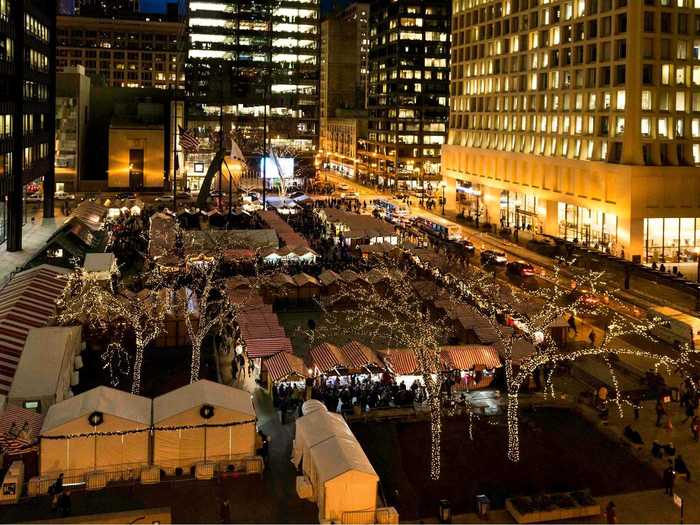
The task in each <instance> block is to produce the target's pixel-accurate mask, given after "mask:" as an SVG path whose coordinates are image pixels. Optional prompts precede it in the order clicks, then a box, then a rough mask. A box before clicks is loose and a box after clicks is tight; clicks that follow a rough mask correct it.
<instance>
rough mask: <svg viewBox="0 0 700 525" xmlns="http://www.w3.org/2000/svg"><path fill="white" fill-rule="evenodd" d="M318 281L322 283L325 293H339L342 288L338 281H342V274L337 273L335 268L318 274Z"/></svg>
mask: <svg viewBox="0 0 700 525" xmlns="http://www.w3.org/2000/svg"><path fill="white" fill-rule="evenodd" d="M318 281H319V283H321V290H322V291H323V293H324V295H334V294H336V293H338V290H339V289H340V287H339V285H338V282H339V281H340V275H338V274H337V273H335V272H334V271H333V270H324V271H323V272H321V275H319V276H318Z"/></svg>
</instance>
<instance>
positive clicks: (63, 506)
mask: <svg viewBox="0 0 700 525" xmlns="http://www.w3.org/2000/svg"><path fill="white" fill-rule="evenodd" d="M58 510H59V512H60V513H61V516H62V517H64V518H67V517H68V516H70V513H71V501H70V491H65V492H63V493H62V494H61V495H60V496H59V497H58Z"/></svg>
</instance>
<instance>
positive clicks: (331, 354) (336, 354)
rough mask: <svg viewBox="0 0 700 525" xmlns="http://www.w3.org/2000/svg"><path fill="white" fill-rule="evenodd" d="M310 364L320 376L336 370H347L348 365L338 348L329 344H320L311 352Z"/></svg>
mask: <svg viewBox="0 0 700 525" xmlns="http://www.w3.org/2000/svg"><path fill="white" fill-rule="evenodd" d="M311 362H312V363H313V365H314V366H316V368H318V369H319V370H320V371H321V373H322V374H325V373H327V372H332V371H334V370H336V369H338V368H348V366H349V364H350V363H348V361H347V359H346V357H345V355H344V354H343V352H341V351H340V348H338V347H337V346H335V345H333V344H331V343H321V344H320V345H318V346H316V347H315V348H313V349H312V350H311Z"/></svg>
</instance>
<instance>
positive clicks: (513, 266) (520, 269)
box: [506, 261, 535, 278]
mask: <svg viewBox="0 0 700 525" xmlns="http://www.w3.org/2000/svg"><path fill="white" fill-rule="evenodd" d="M506 272H508V273H509V274H510V275H515V276H517V277H522V278H525V277H532V276H533V275H535V269H534V268H533V266H532V265H531V264H530V263H526V262H525V261H514V262H510V263H508V265H507V266H506Z"/></svg>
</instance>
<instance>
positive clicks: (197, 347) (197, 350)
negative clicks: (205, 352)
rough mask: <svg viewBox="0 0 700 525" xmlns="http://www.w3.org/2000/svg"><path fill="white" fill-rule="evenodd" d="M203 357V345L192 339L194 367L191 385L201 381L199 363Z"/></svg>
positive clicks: (191, 370)
mask: <svg viewBox="0 0 700 525" xmlns="http://www.w3.org/2000/svg"><path fill="white" fill-rule="evenodd" d="M201 355H202V344H201V342H200V341H199V340H198V339H197V338H193V339H192V367H191V368H190V383H194V382H195V381H199V362H200V360H201Z"/></svg>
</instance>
